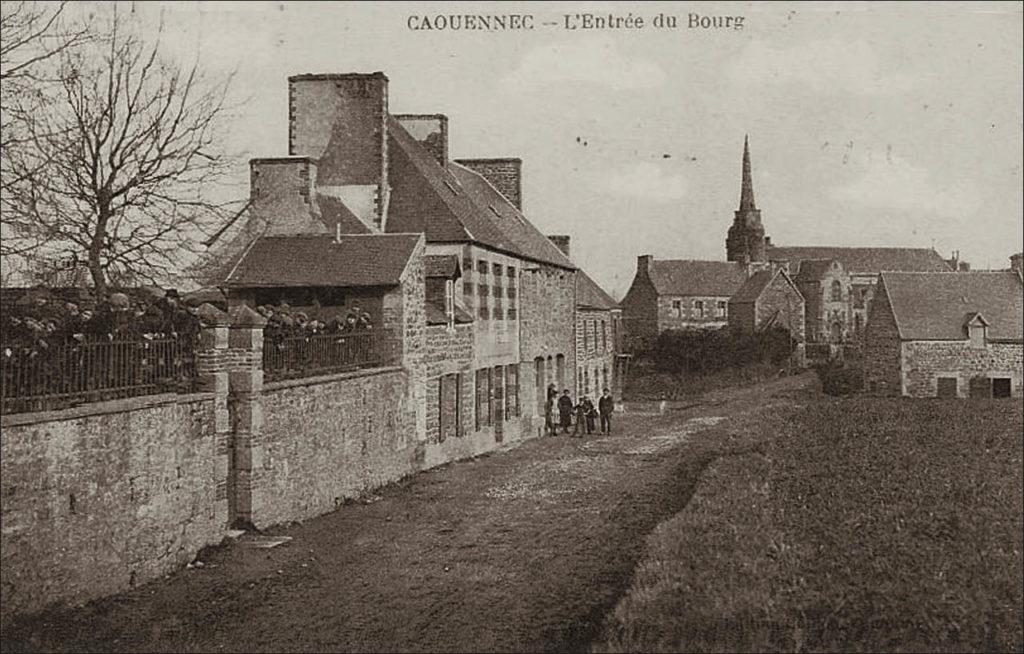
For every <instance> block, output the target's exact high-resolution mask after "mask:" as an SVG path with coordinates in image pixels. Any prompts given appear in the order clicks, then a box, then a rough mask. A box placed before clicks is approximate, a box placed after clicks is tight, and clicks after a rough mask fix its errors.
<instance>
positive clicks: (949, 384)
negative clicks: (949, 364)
mask: <svg viewBox="0 0 1024 654" xmlns="http://www.w3.org/2000/svg"><path fill="white" fill-rule="evenodd" d="M938 386H939V388H938V397H956V377H939V380H938Z"/></svg>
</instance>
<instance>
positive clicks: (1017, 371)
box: [864, 270, 1024, 398]
mask: <svg viewBox="0 0 1024 654" xmlns="http://www.w3.org/2000/svg"><path fill="white" fill-rule="evenodd" d="M1022 291H1024V282H1022V279H1021V276H1020V273H1019V272H1018V271H1016V270H1011V271H1002V272H960V273H953V272H945V273H905V272H884V273H882V274H881V275H879V282H878V285H877V287H876V291H875V295H874V299H873V300H872V302H871V319H870V321H868V324H867V327H866V330H865V335H864V382H865V388H866V390H868V391H869V392H874V393H879V394H884V395H904V396H909V397H946V398H954V397H1020V396H1021V380H1022V368H1024V319H1022V313H1024V311H1022V304H1024V299H1022Z"/></svg>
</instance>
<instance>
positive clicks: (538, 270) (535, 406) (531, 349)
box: [519, 264, 576, 436]
mask: <svg viewBox="0 0 1024 654" xmlns="http://www.w3.org/2000/svg"><path fill="white" fill-rule="evenodd" d="M575 275H576V273H575V272H574V271H571V270H564V269H561V268H555V267H552V266H543V265H539V264H537V265H536V266H534V267H533V268H532V269H528V270H527V271H525V272H524V273H523V275H522V283H521V287H522V300H521V302H520V306H521V311H520V352H521V354H520V356H521V363H520V366H519V370H520V375H521V382H520V391H519V395H520V400H521V402H522V404H523V409H524V410H523V417H524V421H523V423H522V425H521V427H522V429H523V430H524V433H525V432H529V433H530V434H531V435H533V436H537V435H540V433H541V429H542V426H543V416H544V406H543V402H541V401H539V399H540V398H541V397H542V396H543V389H544V386H546V385H547V384H549V383H555V384H558V370H559V367H561V370H562V380H561V384H560V385H561V386H562V387H563V388H569V389H573V388H574V387H575V385H576V384H575V381H576V380H575V374H574V371H575V370H576V351H575V350H576V348H575V339H576V316H575V313H576V277H575ZM538 361H540V362H542V366H541V370H542V375H541V376H542V379H540V380H539V381H538V379H537V375H536V366H537V362H538ZM559 361H560V362H561V366H559ZM538 386H540V388H538Z"/></svg>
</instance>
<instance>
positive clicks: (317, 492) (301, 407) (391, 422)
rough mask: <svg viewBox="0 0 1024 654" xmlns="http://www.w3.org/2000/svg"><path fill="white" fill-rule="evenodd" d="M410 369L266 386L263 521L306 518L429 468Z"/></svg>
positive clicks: (258, 478) (259, 476)
mask: <svg viewBox="0 0 1024 654" xmlns="http://www.w3.org/2000/svg"><path fill="white" fill-rule="evenodd" d="M408 383H409V379H408V374H407V373H406V372H405V371H404V370H402V369H400V368H379V369H376V370H370V371H359V372H354V373H345V374H339V375H330V376H323V377H311V378H306V379H298V380H293V381H287V382H276V383H268V384H265V385H264V388H263V394H262V402H263V415H264V421H263V425H262V429H261V431H260V436H259V438H260V445H261V448H260V450H261V458H262V460H261V461H253V471H254V473H255V474H254V481H255V487H256V488H258V489H259V493H258V495H259V501H258V506H255V505H254V507H253V513H254V515H258V518H259V525H271V524H277V523H284V522H291V521H298V520H306V519H308V518H312V517H315V516H318V515H321V514H323V513H326V512H328V511H331V510H333V509H334V508H336V507H337V506H338V505H340V504H341V503H342V502H343V501H344V500H345V499H348V498H354V497H358V496H359V495H360V494H363V493H366V492H368V491H370V490H372V489H375V488H378V487H380V486H383V485H384V484H387V483H390V482H392V481H395V480H398V479H401V478H402V477H404V476H406V475H408V474H411V473H413V472H415V471H417V470H419V469H421V468H422V464H423V457H424V452H423V443H422V442H421V441H419V440H418V439H417V438H416V418H415V407H413V406H412V405H411V404H410V403H409V400H408V396H409V393H408V388H407V386H408Z"/></svg>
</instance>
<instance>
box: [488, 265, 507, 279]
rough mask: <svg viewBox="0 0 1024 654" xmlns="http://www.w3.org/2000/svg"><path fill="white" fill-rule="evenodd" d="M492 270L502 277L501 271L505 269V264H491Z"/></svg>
mask: <svg viewBox="0 0 1024 654" xmlns="http://www.w3.org/2000/svg"><path fill="white" fill-rule="evenodd" d="M491 271H492V272H494V274H495V276H499V277H500V276H501V273H502V272H503V271H504V266H502V265H501V264H500V263H495V264H491Z"/></svg>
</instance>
